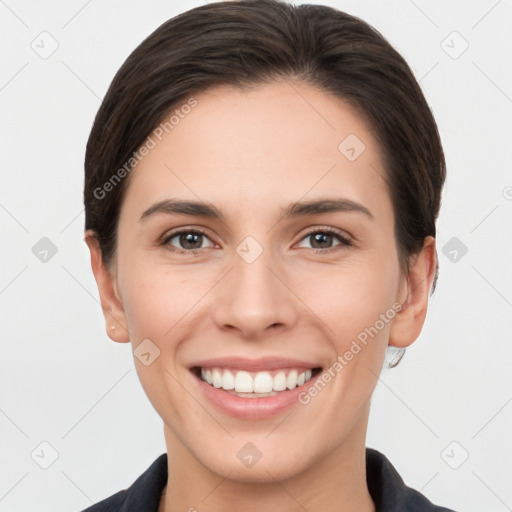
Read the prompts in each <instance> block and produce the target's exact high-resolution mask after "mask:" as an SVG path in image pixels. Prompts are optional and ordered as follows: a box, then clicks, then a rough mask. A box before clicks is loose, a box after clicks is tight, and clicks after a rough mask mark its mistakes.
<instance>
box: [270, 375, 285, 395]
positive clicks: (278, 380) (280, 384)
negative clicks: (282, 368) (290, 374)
mask: <svg viewBox="0 0 512 512" xmlns="http://www.w3.org/2000/svg"><path fill="white" fill-rule="evenodd" d="M273 387H274V391H284V390H285V389H286V375H285V373H284V372H279V373H276V376H275V377H274V386H273Z"/></svg>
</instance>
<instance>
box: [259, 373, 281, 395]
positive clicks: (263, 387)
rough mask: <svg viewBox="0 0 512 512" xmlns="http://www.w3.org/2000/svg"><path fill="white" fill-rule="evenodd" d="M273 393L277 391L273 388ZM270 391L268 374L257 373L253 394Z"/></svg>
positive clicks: (270, 380)
mask: <svg viewBox="0 0 512 512" xmlns="http://www.w3.org/2000/svg"><path fill="white" fill-rule="evenodd" d="M274 390H275V391H277V390H276V389H275V388H274ZM271 391H272V377H271V376H270V373H268V372H259V373H258V374H256V377H254V392H255V393H270V392H271Z"/></svg>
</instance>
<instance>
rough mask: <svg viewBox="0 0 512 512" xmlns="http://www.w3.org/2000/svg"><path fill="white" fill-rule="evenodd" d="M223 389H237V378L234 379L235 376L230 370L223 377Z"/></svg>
mask: <svg viewBox="0 0 512 512" xmlns="http://www.w3.org/2000/svg"><path fill="white" fill-rule="evenodd" d="M222 389H225V390H230V389H235V377H233V374H232V373H231V372H230V371H229V370H226V371H225V372H224V375H223V376H222Z"/></svg>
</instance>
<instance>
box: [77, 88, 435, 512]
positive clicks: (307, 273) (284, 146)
mask: <svg viewBox="0 0 512 512" xmlns="http://www.w3.org/2000/svg"><path fill="white" fill-rule="evenodd" d="M195 97H196V99H197V101H198V105H197V106H196V107H195V108H194V109H193V110H192V111H191V113H190V114H188V115H187V116H186V118H185V119H183V120H182V121H181V122H180V124H179V125H178V126H176V127H175V128H174V130H172V131H170V132H169V133H168V134H166V135H165V136H164V138H163V139H162V141H161V142H159V143H158V145H157V147H156V148H154V149H152V150H151V151H150V153H149V155H148V156H146V157H145V158H144V159H143V160H142V161H141V162H140V163H139V164H138V165H137V167H136V168H135V169H134V170H133V171H132V174H131V175H130V178H129V179H130V183H129V186H128V189H127V193H126V196H125V199H124V202H123V204H122V208H121V214H120V219H119V225H118V240H117V248H116V255H115V258H114V261H113V264H112V266H111V268H107V267H106V266H105V265H104V263H103V261H102V258H101V251H100V249H99V246H98V243H97V240H96V238H95V236H94V233H93V232H86V242H87V244H88V246H89V248H90V251H91V265H92V269H93V272H94V275H95V278H96V281H97V284H98V288H99V292H100V297H101V303H102V308H103V311H104V314H105V320H106V328H107V333H108V335H109V336H110V338H111V339H112V340H114V341H116V342H120V343H126V342H129V341H131V342H132V347H133V348H134V350H135V349H136V347H137V346H138V344H139V343H140V342H141V341H142V340H144V339H148V338H149V339H150V340H151V341H152V343H154V344H155V345H156V346H157V347H158V348H159V350H160V356H159V357H158V358H156V359H155V360H154V361H153V362H152V363H151V364H150V365H148V366H145V365H144V364H142V363H141V362H140V361H139V360H138V358H137V357H135V358H134V361H135V366H136V369H137V372H138V375H139V378H140V381H141V383H142V386H143V388H144V390H145V392H146V394H147V396H148V398H149V400H150V401H151V403H152V405H153V406H154V408H155V409H156V411H157V412H158V414H159V415H160V416H161V417H162V419H163V422H164V435H165V442H166V447H167V456H168V462H169V468H170V471H169V479H168V482H167V487H166V491H165V493H164V495H163V496H162V500H161V503H160V510H161V511H164V510H165V511H166V512H170V511H177V510H189V509H190V508H191V507H195V508H196V509H197V510H201V511H209V512H214V511H224V512H225V511H231V510H233V511H235V510H240V509H241V508H242V507H243V509H244V510H245V511H246V512H251V511H253V510H254V511H256V510H258V511H261V510H278V511H290V512H291V511H294V512H295V511H303V510H304V509H306V510H308V511H310V512H314V511H323V512H325V511H335V510H336V511H342V510H343V511H353V510H358V511H363V512H371V511H375V505H374V503H373V501H372V499H371V497H370V494H369V492H368V488H367V485H366V469H365V458H364V457H365V438H366V431H367V424H368V415H369V410H370V401H371V395H372V393H373V391H374V388H375V386H376V383H377V376H378V375H379V373H380V371H381V368H382V365H383V361H384V357H385V352H386V347H387V346H388V345H391V346H395V347H406V346H409V345H410V344H411V343H413V342H414V340H415V339H416V338H417V337H418V335H419V333H420V331H421V328H422V326H423V323H424V320H425V315H426V311H427V304H428V296H429V291H430V288H431V285H432V280H433V277H434V271H435V262H436V254H435V241H434V239H433V238H432V237H427V238H426V239H425V244H424V247H423V249H422V251H421V252H420V253H419V254H417V255H415V256H413V257H411V259H410V263H411V265H410V271H409V273H408V275H405V274H404V273H403V272H402V271H401V269H400V266H399V259H398V253H397V248H396V243H395V232H394V212H393V206H392V203H391V200H390V196H389V192H388V190H387V188H386V185H385V182H384V180H383V178H382V176H383V175H384V174H385V170H384V168H383V164H382V162H381V157H380V148H379V147H378V144H377V142H376V140H375V139H374V137H373V136H372V134H371V131H370V127H369V126H368V125H367V124H366V123H365V121H364V120H363V118H362V117H361V116H360V115H359V114H358V112H357V111H355V110H354V109H353V108H351V107H350V106H348V104H346V103H345V102H344V101H342V100H341V99H339V98H336V97H334V96H332V95H330V94H327V93H325V92H323V91H320V90H317V89H316V88H313V87H311V86H309V85H305V84H301V83H293V86H292V84H291V83H289V82H286V81H281V82H276V83H272V84H266V85H262V86H258V87H254V88H253V89H252V90H250V91H245V92H242V91H240V90H238V89H235V88H232V87H226V86H222V87H216V88H214V89H209V90H208V91H206V92H203V93H201V94H199V95H196V96H195ZM349 134H356V136H357V137H358V138H359V139H360V140H361V141H363V142H364V144H365V146H366V149H365V150H364V152H363V153H362V154H361V155H360V156H359V157H358V158H357V159H356V160H355V161H349V160H348V159H347V158H346V157H345V156H344V155H343V154H342V153H341V152H340V151H339V150H338V145H339V144H340V142H342V141H343V140H344V139H345V137H347V136H348V135H349ZM340 197H343V198H346V199H350V200H352V201H355V202H357V203H359V204H361V205H363V206H365V207H366V208H367V209H368V210H369V211H370V212H371V214H372V217H373V218H370V217H369V216H367V215H365V214H363V213H361V212H358V211H351V212H334V213H322V214H315V215H312V216H303V217H300V218H293V219H283V218H282V211H283V209H284V208H285V207H286V206H288V204H290V203H292V202H295V201H298V200H309V199H318V198H340ZM169 198H180V199H187V200H196V201H197V200H202V201H207V202H210V203H213V204H214V205H215V206H216V207H217V208H219V209H220V210H222V212H223V213H224V215H225V219H224V221H223V222H222V221H220V220H218V219H210V218H205V217H199V216H192V217H191V216H186V215H169V214H165V213H159V214H155V215H152V216H149V217H147V218H146V219H144V220H143V221H141V220H140V217H141V215H142V213H143V212H144V211H145V210H147V209H148V208H149V207H151V206H152V205H153V204H155V203H157V202H158V201H161V200H164V199H169ZM105 200H108V197H107V199H105ZM329 227H330V228H333V229H337V230H340V231H341V232H342V234H343V236H345V237H347V236H348V237H349V239H350V240H352V241H353V244H352V245H350V246H347V245H345V244H343V243H342V242H340V240H339V239H337V238H336V237H333V238H332V241H329V239H327V241H326V242H324V243H323V245H321V244H320V245H319V244H318V243H316V244H315V238H314V237H312V236H306V235H308V234H309V235H311V234H313V233H317V232H323V231H322V228H329ZM176 228H182V229H183V228H185V229H189V230H193V229H194V228H195V229H198V228H201V229H203V230H205V231H206V237H204V238H199V240H198V242H197V244H196V247H200V249H199V251H198V252H197V254H195V255H194V254H191V253H190V252H188V253H183V254H181V253H178V252H172V250H170V249H172V248H174V249H177V250H180V249H181V250H182V251H187V250H188V251H190V249H189V248H188V249H187V247H190V246H184V245H183V240H182V244H180V239H179V237H174V238H171V239H169V238H168V237H169V235H170V234H171V231H172V230H176ZM247 236H252V237H253V238H254V239H255V240H256V241H257V242H258V243H259V245H260V246H261V247H262V248H263V252H262V253H261V255H260V256H259V257H258V258H257V259H256V260H255V261H254V262H252V263H248V262H246V261H245V260H244V259H243V258H242V257H240V256H239V254H238V253H237V252H236V248H237V246H238V245H239V244H240V243H241V242H242V240H244V238H245V237H247ZM166 238H167V245H165V244H164V243H163V241H164V240H165V239H166ZM185 243H186V242H185ZM330 247H332V248H333V250H332V252H329V253H328V252H325V251H326V249H328V248H330ZM315 248H316V249H317V250H318V252H315V251H314V249H315ZM320 251H323V252H320ZM397 302H398V303H400V304H402V305H403V307H402V310H401V311H400V312H399V313H398V314H397V315H396V316H395V317H394V318H393V319H392V320H391V321H389V322H388V323H386V325H385V327H384V328H383V329H381V330H380V331H379V333H378V335H376V336H375V337H374V338H372V339H371V341H370V342H369V343H368V344H367V345H366V346H365V347H364V348H363V349H362V350H361V351H360V352H359V353H358V354H357V355H355V356H354V358H353V359H352V360H351V361H350V362H349V363H348V364H347V365H346V366H345V367H344V368H343V371H341V372H339V373H338V374H337V375H336V377H335V378H334V379H332V380H331V382H329V383H328V385H326V386H325V388H324V389H323V390H322V391H321V392H320V393H318V395H317V396H316V397H314V398H312V399H311V401H310V402H309V403H308V404H306V405H301V404H299V403H298V404H296V405H293V406H292V408H289V409H288V410H286V411H285V412H284V413H282V414H279V415H276V416H275V417H272V418H270V419H265V420H254V421H247V420H240V419H236V418H233V417H231V416H228V415H226V414H224V413H222V412H220V411H219V410H218V409H216V408H215V406H214V405H212V404H211V403H210V402H208V401H207V400H206V398H205V397H204V396H203V395H202V394H201V393H200V391H199V388H198V386H197V383H196V382H195V380H194V379H195V377H194V376H193V375H192V374H191V373H190V371H189V369H188V367H189V366H190V364H191V363H192V362H194V361H197V360H199V359H207V358H213V357H223V356H232V355H233V356H235V355H236V356H243V357H248V358H258V357H261V356H267V355H272V356H282V357H295V358H301V359H305V360H308V361H311V362H314V363H315V365H316V366H322V367H323V368H324V369H325V368H328V367H330V366H331V365H332V364H333V362H334V361H335V360H336V358H337V356H338V355H341V354H344V353H345V352H346V350H348V349H349V347H350V345H351V342H352V341H353V340H354V339H356V337H357V335H358V334H359V333H360V332H362V331H364V329H365V328H368V327H370V326H373V325H374V324H375V322H376V320H378V319H379V315H381V314H384V313H386V311H388V310H390V308H392V305H393V304H394V303H397ZM112 326H115V329H111V327H112ZM290 412H291V414H290ZM248 441H250V442H252V443H253V444H254V445H256V446H257V448H258V449H259V451H260V452H261V454H262V457H261V459H260V460H259V461H258V463H257V464H256V465H254V466H253V467H252V468H248V467H246V466H245V465H244V464H241V462H240V460H239V459H238V458H237V456H236V454H237V452H238V451H239V450H240V448H241V447H242V446H243V445H244V444H245V443H246V442H248Z"/></svg>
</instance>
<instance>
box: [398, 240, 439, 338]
mask: <svg viewBox="0 0 512 512" xmlns="http://www.w3.org/2000/svg"><path fill="white" fill-rule="evenodd" d="M436 266H437V253H436V245H435V239H434V237H432V236H428V237H426V238H425V241H424V244H423V248H422V249H421V251H420V252H419V253H418V254H415V255H414V256H412V257H411V262H410V268H409V273H408V275H407V277H406V278H405V279H404V281H403V284H402V286H401V289H400V293H399V301H400V303H401V304H402V309H401V310H400V311H399V312H398V313H397V315H396V316H395V318H394V319H393V322H392V323H391V328H390V334H389V345H390V346H393V347H401V348H403V347H407V346H409V345H411V344H412V343H413V342H414V341H415V340H416V339H417V338H418V336H419V335H420V333H421V329H422V328H423V324H424V322H425V317H426V316H427V306H428V298H429V294H430V289H431V287H432V284H433V281H434V277H435V275H436V270H437V268H436Z"/></svg>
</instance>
